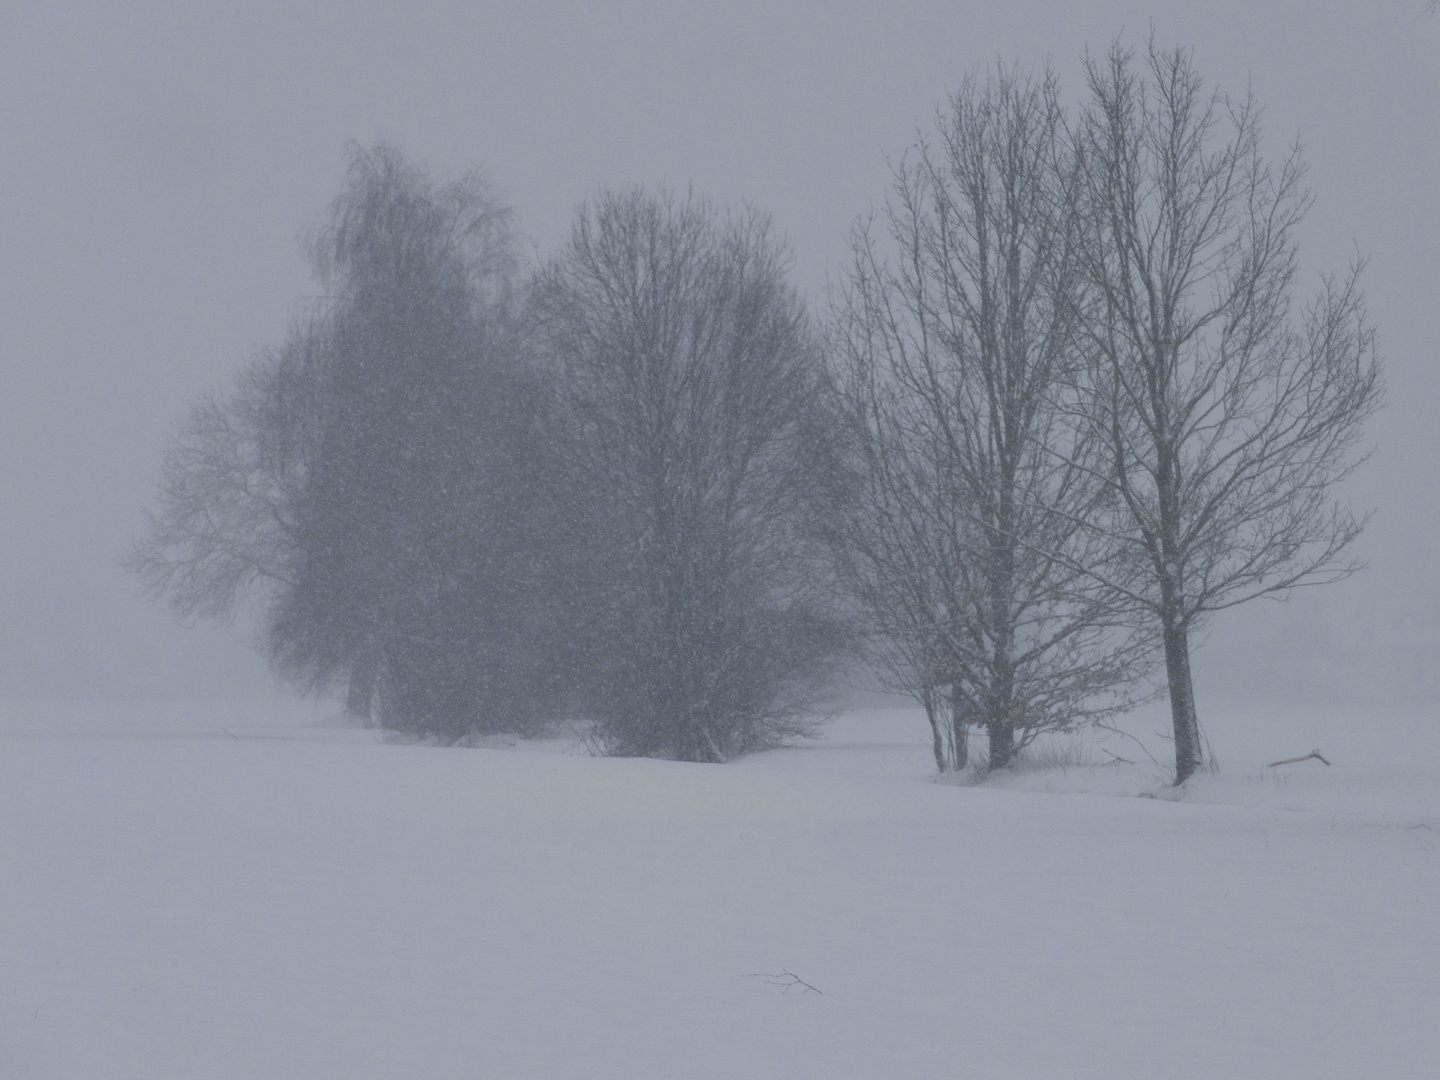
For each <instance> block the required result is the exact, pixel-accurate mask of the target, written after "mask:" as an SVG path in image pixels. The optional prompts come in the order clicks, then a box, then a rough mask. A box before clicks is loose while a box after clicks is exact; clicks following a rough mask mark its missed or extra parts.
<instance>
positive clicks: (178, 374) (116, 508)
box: [0, 0, 1440, 711]
mask: <svg viewBox="0 0 1440 1080" xmlns="http://www.w3.org/2000/svg"><path fill="white" fill-rule="evenodd" d="M1425 7H1426V5H1425V3H1424V0H1394V2H1388V0H1387V2H1371V3H1365V4H1357V3H1355V2H1354V0H1338V2H1329V3H1316V2H1313V0H1306V2H1300V0H1294V2H1265V0H1260V2H1255V0H1251V2H1248V3H1239V2H1237V3H1209V4H1205V5H1195V4H1181V3H1153V4H1140V3H1120V2H1111V3H1101V2H1088V3H1071V2H1066V3H1061V2H1055V0H1049V2H1040V0H1034V2H1028V3H1027V2H1019V0H1017V2H1012V3H1009V4H1007V5H1003V9H1002V5H994V4H982V3H978V2H972V3H964V2H960V3H957V2H953V0H952V2H946V3H913V2H911V3H904V2H892V3H889V4H885V5H871V4H856V3H823V4H822V3H792V4H765V3H758V2H750V0H746V2H735V3H729V4H720V5H715V4H688V3H674V2H664V3H662V2H650V3H643V2H633V0H632V2H623V3H612V4H605V5H591V4H582V3H573V4H560V3H534V2H532V3H523V4H522V3H510V2H499V0H492V2H487V3H484V4H469V3H458V2H451V3H439V2H414V3H410V4H406V5H403V6H402V5H392V4H385V3H378V2H369V3H344V4H342V3H338V2H331V3H321V2H291V3H284V4H281V3H273V2H269V0H265V2H257V3H252V4H229V3H193V2H191V3H178V2H167V3H158V2H152V3H142V2H135V3H127V4H102V3H90V4H81V3H59V2H49V3H4V2H0V553H3V556H4V557H3V559H0V698H7V697H8V698H17V697H242V696H261V695H268V694H271V693H274V692H275V686H274V683H273V682H272V681H271V679H270V677H269V676H268V675H267V674H266V672H265V669H264V665H263V664H262V663H261V661H260V660H259V659H258V657H256V656H255V655H253V654H252V653H250V652H249V651H248V650H247V648H246V645H247V642H248V637H249V630H248V629H247V628H246V626H245V625H244V621H243V620H241V621H239V622H237V623H236V624H235V625H232V626H230V627H225V628H213V627H208V626H201V627H197V628H194V629H190V630H185V629H182V628H179V627H177V626H175V625H173V624H172V622H171V620H170V617H169V615H168V613H167V612H166V611H165V610H164V609H163V608H161V607H159V606H158V605H153V604H150V603H147V602H146V601H144V600H142V599H141V598H140V597H139V596H138V589H137V586H136V585H135V583H134V582H133V581H131V580H130V579H129V578H127V577H126V575H125V574H124V573H123V572H122V571H121V570H119V569H118V568H117V567H116V558H117V555H118V554H119V553H120V552H121V551H122V550H123V549H124V548H125V546H126V544H127V542H128V540H129V538H130V537H131V536H132V535H134V534H135V533H136V532H138V531H139V529H140V527H141V517H140V507H141V506H142V505H143V504H145V503H146V502H147V501H148V500H149V498H150V494H151V490H152V485H153V483H154V481H155V479H156V476H157V471H158V465H159V456H160V452H161V449H162V447H163V446H164V444H165V443H166V441H167V439H168V437H169V435H170V432H171V430H172V426H173V425H174V423H175V422H176V421H177V420H178V418H179V417H180V416H181V415H182V414H183V413H184V411H185V410H186V408H187V407H188V406H189V404H190V403H191V402H192V401H193V400H194V399H195V398H196V396H197V395H199V394H200V393H202V392H203V391H205V390H206V389H208V388H210V387H213V386H215V385H216V384H217V383H219V382H221V381H222V380H224V379H225V378H226V377H227V376H228V375H229V374H230V373H231V372H233V371H234V370H235V369H236V368H237V366H238V365H239V364H240V363H241V362H242V360H243V359H244V358H245V357H246V356H247V355H249V354H250V353H251V352H252V351H253V350H255V349H257V348H258V347H260V346H262V345H264V344H266V343H268V342H275V341H277V340H278V339H279V338H280V337H281V336H282V334H283V332H284V329H285V326H286V322H287V320H288V319H289V317H290V315H291V313H292V311H293V305H294V303H295V301H296V300H297V299H298V298H300V297H302V296H304V295H305V294H306V293H307V292H309V291H311V290H312V289H313V288H314V286H313V285H312V283H311V281H310V280H309V276H308V271H307V265H306V261H305V258H304V255H303V253H302V250H301V246H300V242H299V238H300V236H301V234H302V232H303V231H304V229H305V228H306V227H307V226H308V225H310V224H312V223H314V222H315V221H317V220H318V219H319V217H320V216H321V214H322V213H323V212H324V209H325V207H326V204H327V203H328V202H329V200H330V199H331V198H332V197H333V196H334V195H335V194H336V192H337V191H338V190H339V186H340V182H341V179H342V176H343V170H344V159H343V151H344V146H345V143H346V141H347V140H349V139H352V138H353V139H358V140H360V141H362V142H370V141H372V140H374V139H376V138H377V137H384V138H387V139H391V140H393V141H395V142H396V143H397V144H398V145H399V146H400V147H401V148H402V149H403V150H404V151H405V153H406V154H407V155H410V156H411V157H413V158H414V159H415V160H418V161H423V162H425V163H426V164H428V165H429V166H431V167H432V168H433V169H435V170H436V171H439V172H451V173H457V172H460V171H463V170H465V169H468V168H470V167H473V166H474V165H477V164H481V163H483V164H485V165H486V166H488V168H489V170H490V172H491V174H492V176H493V178H494V180H495V181H496V183H497V184H498V186H499V187H500V189H501V190H502V191H504V192H505V193H506V195H507V197H508V199H509V201H510V202H511V203H512V204H513V205H514V207H515V208H516V210H517V212H518V217H519V224H520V228H521V230H522V232H523V233H524V234H525V235H526V236H527V238H529V240H530V241H531V242H532V244H533V248H534V250H535V251H536V252H539V253H549V252H550V251H552V250H553V249H554V248H555V246H556V245H557V243H558V242H559V241H560V239H561V238H562V237H563V236H564V235H565V233H566V232H567V230H568V227H569V223H570V220H571V215H572V212H573V209H574V207H575V205H576V204H577V203H578V202H580V201H581V200H582V199H584V198H586V197H587V196H588V195H590V194H591V192H592V191H593V190H594V188H595V187H596V186H597V185H599V184H601V183H611V184H613V183H619V182H624V181H631V180H635V181H642V182H647V183H649V182H656V181H664V182H666V183H668V184H669V185H671V186H672V187H676V188H681V189H683V188H684V187H685V186H686V185H688V184H691V183H693V185H694V186H695V188H696V190H697V191H701V192H704V193H707V194H710V195H712V196H714V197H716V198H718V199H722V200H740V199H749V200H752V201H754V202H755V203H757V204H758V205H759V206H761V207H763V208H764V209H766V210H769V211H770V212H771V213H772V214H773V215H774V217H775V220H776V223H777V224H778V225H779V226H780V227H781V228H782V229H783V230H784V231H785V232H786V233H787V234H788V235H789V237H790V238H791V241H792V244H793V248H794V253H795V266H796V275H797V281H798V283H799V284H800V285H801V287H802V288H803V289H804V290H806V291H807V292H808V293H809V294H810V295H811V296H812V297H814V298H817V299H818V298H820V297H822V296H823V293H824V290H825V286H826V282H827V279H829V278H834V277H836V276H837V275H838V274H839V273H840V272H841V271H842V269H843V263H844V259H845V253H846V247H845V236H846V231H847V229H848V228H849V225H850V223H851V221H852V220H853V218H854V217H855V216H856V215H857V214H859V213H863V212H865V211H866V210H867V209H869V208H870V207H872V206H874V205H876V204H877V203H878V202H879V201H880V200H881V199H882V198H883V196H884V194H885V190H886V186H887V183H888V177H889V173H888V165H887V160H886V155H887V154H888V155H890V156H891V157H898V155H899V154H900V153H902V152H903V151H904V149H905V148H906V146H907V145H909V143H910V142H911V141H912V139H913V137H914V132H915V128H916V125H917V123H918V124H927V123H928V121H929V118H930V116H931V114H932V112H933V109H934V107H935V104H936V103H937V102H938V101H939V100H940V99H941V98H942V97H943V95H944V94H945V93H946V91H947V90H949V89H951V88H953V87H954V86H955V85H956V84H957V83H958V82H959V81H960V79H961V78H962V77H963V75H964V74H965V73H966V72H967V71H970V70H973V69H975V68H977V67H978V66H982V65H984V64H986V63H988V62H990V61H993V60H994V59H996V58H1001V59H1005V60H1007V61H1008V60H1012V59H1018V60H1020V61H1022V62H1025V63H1030V62H1035V61H1040V60H1043V59H1045V58H1047V57H1049V58H1051V59H1052V60H1053V61H1054V63H1055V64H1056V66H1057V68H1058V69H1059V71H1060V72H1061V73H1062V75H1063V76H1064V78H1065V80H1066V83H1067V90H1068V93H1069V96H1070V98H1071V100H1074V99H1076V98H1078V96H1079V90H1080V79H1079V64H1078V57H1079V55H1080V54H1081V52H1082V51H1083V50H1085V49H1086V48H1087V47H1089V48H1090V49H1091V50H1092V51H1097V52H1098V51H1103V50H1104V48H1105V47H1106V46H1107V44H1108V43H1109V41H1110V39H1111V38H1112V37H1114V35H1116V34H1117V33H1120V32H1121V31H1124V32H1125V33H1126V34H1127V37H1128V40H1129V41H1130V43H1132V44H1134V45H1143V39H1144V35H1145V34H1146V33H1147V31H1148V29H1149V27H1150V26H1152V25H1153V26H1154V29H1155V32H1156V34H1157V37H1158V39H1159V40H1160V42H1161V43H1162V44H1169V43H1172V42H1178V43H1183V44H1187V45H1192V46H1194V48H1195V50H1196V61H1197V64H1198V66H1199V68H1200V70H1201V71H1202V72H1203V73H1204V74H1205V75H1206V76H1207V78H1208V79H1210V80H1211V81H1212V82H1218V83H1220V84H1221V85H1223V86H1224V87H1226V88H1228V89H1230V90H1231V91H1233V92H1239V93H1243V92H1244V90H1245V88H1246V85H1247V83H1248V84H1249V85H1250V86H1251V87H1252V88H1253V90H1254V92H1255V94H1256V96H1257V97H1258V98H1259V100H1260V101H1261V102H1263V103H1264V104H1265V105H1266V107H1267V113H1266V120H1265V125H1264V128H1265V131H1266V134H1267V136H1268V138H1269V143H1270V147H1271V149H1272V151H1273V152H1274V153H1276V154H1279V153H1281V152H1283V150H1284V149H1285V147H1286V145H1287V144H1288V143H1289V142H1290V141H1291V140H1293V139H1295V138H1297V137H1298V138H1300V139H1301V140H1302V141H1303V143H1304V144H1305V146H1306V148H1307V157H1308V160H1309V162H1310V166H1311V169H1310V175H1309V181H1310V184H1311V187H1312V188H1313V190H1314V192H1315V195H1316V197H1317V201H1316V204H1315V207H1314V209H1313V211H1312V212H1311V214H1310V216H1309V218H1308V220H1307V222H1306V224H1305V227H1304V230H1303V232H1302V252H1301V256H1302V262H1303V264H1304V266H1305V268H1306V276H1305V278H1304V279H1303V280H1302V281H1301V283H1300V286H1301V288H1300V290H1299V291H1300V293H1301V294H1308V293H1309V292H1310V291H1312V286H1313V285H1314V284H1315V283H1316V280H1317V279H1316V277H1315V275H1316V274H1317V273H1318V272H1319V271H1320V270H1324V269H1335V270H1343V269H1344V267H1345V264H1346V263H1347V261H1349V260H1351V259H1353V258H1354V257H1355V256H1356V254H1357V253H1360V254H1362V255H1368V256H1369V257H1370V259H1371V262H1370V266H1369V270H1368V272H1367V276H1366V285H1367V292H1368V295H1369V302H1370V310H1371V314H1372V316H1373V319H1374V321H1375V323H1376V324H1377V326H1378V328H1379V331H1380V341H1381V349H1382V352H1383V354H1384V356H1385V358H1386V361H1387V381H1388V384H1389V393H1388V398H1389V406H1388V408H1387V409H1386V410H1385V411H1384V412H1383V413H1382V414H1381V415H1380V417H1379V419H1378V420H1377V421H1376V422H1375V423H1374V424H1373V426H1372V428H1371V442H1372V443H1373V444H1374V446H1375V454H1374V457H1373V459H1372V461H1371V462H1370V463H1369V465H1367V466H1366V468H1365V469H1364V470H1362V471H1361V472H1360V473H1359V474H1357V476H1356V477H1355V478H1354V479H1353V480H1352V481H1350V482H1349V484H1348V485H1347V488H1346V495H1347V497H1348V498H1350V499H1351V500H1352V501H1353V502H1354V503H1355V504H1356V505H1357V506H1369V507H1375V508H1376V510H1377V513H1376V516H1375V518H1374V520H1373V522H1372V523H1371V525H1370V528H1369V530H1368V531H1367V533H1366V536H1365V537H1364V538H1363V540H1362V542H1361V550H1362V553H1363V554H1364V555H1365V556H1366V557H1367V558H1368V559H1369V560H1370V562H1371V568H1370V569H1369V570H1368V571H1366V572H1365V573H1364V574H1362V575H1360V576H1358V577H1356V578H1354V579H1352V580H1351V581H1349V582H1347V583H1345V584H1343V585H1340V586H1336V587H1333V588H1331V589H1328V590H1324V591H1317V592H1314V593H1311V594H1307V595H1305V596H1300V597H1297V598H1295V599H1294V600H1292V601H1291V602H1289V603H1287V604H1284V605H1276V604H1261V605H1258V606H1252V608H1251V609H1250V610H1245V611H1242V612H1237V613H1232V614H1230V615H1227V616H1225V617H1222V618H1221V619H1220V620H1218V621H1217V622H1216V623H1215V624H1214V627H1213V630H1212V632H1211V634H1210V636H1209V641H1208V642H1207V643H1205V644H1202V645H1201V646H1200V649H1199V651H1198V657H1197V668H1198V670H1197V691H1198V694H1199V697H1200V701H1201V707H1202V711H1203V708H1204V703H1205V700H1206V699H1207V698H1211V699H1218V698H1220V697H1233V696H1235V695H1241V694H1243V695H1249V696H1252V697H1255V698H1272V697H1275V696H1277V695H1288V696H1292V697H1300V698H1304V697H1309V696H1316V697H1333V696H1345V697H1350V696H1355V695H1371V696H1378V697H1381V698H1385V699H1392V700H1398V699H1407V698H1408V699H1415V698H1435V697H1437V696H1440V661H1437V659H1436V656H1435V652H1436V645H1437V639H1440V566H1437V560H1436V559H1435V557H1434V553H1435V549H1436V544H1435V538H1436V537H1437V535H1440V425H1437V424H1436V422H1435V418H1436V414H1437V408H1440V363H1437V360H1440V355H1437V353H1440V349H1437V345H1436V342H1437V340H1440V317H1437V312H1440V15H1435V14H1426V12H1425ZM1197 8H1200V9H1202V10H1197Z"/></svg>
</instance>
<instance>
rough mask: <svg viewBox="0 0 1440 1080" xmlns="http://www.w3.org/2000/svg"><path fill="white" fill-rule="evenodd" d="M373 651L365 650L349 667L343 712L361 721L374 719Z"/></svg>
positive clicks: (374, 660) (374, 663) (375, 664)
mask: <svg viewBox="0 0 1440 1080" xmlns="http://www.w3.org/2000/svg"><path fill="white" fill-rule="evenodd" d="M376 666H377V662H376V659H375V651H374V650H373V649H368V648H367V649H366V650H365V651H364V652H363V653H361V654H360V656H358V657H357V658H356V659H355V661H354V662H353V663H352V664H351V665H350V679H349V685H348V686H347V688H346V692H345V711H346V712H347V713H349V714H350V715H351V716H355V717H359V718H361V719H363V720H373V719H375V675H376V671H375V668H376Z"/></svg>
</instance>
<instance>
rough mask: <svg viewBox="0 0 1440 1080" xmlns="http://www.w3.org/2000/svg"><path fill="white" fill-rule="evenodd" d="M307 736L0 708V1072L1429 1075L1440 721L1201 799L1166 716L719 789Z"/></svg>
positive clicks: (1231, 719) (891, 715)
mask: <svg viewBox="0 0 1440 1080" xmlns="http://www.w3.org/2000/svg"><path fill="white" fill-rule="evenodd" d="M319 715H320V714H318V713H316V712H314V711H313V710H309V709H307V708H306V707H303V706H300V707H296V708H294V709H285V708H280V707H274V706H271V707H265V706H249V707H243V706H235V707H232V708H221V707H217V706H214V705H210V706H204V707H196V708H185V707H180V706H123V707H122V706H116V705H103V706H83V705H72V706H54V705H44V706H41V705H10V706H5V707H3V708H0V950H3V952H0V1076H3V1077H5V1078H7V1080H31V1078H47V1080H48V1078H65V1080H70V1078H74V1080H92V1078H94V1080H99V1078H135V1080H164V1078H177V1080H179V1078H185V1080H193V1078H199V1077H204V1078H235V1080H241V1078H243V1080H256V1078H266V1080H272V1078H289V1077H296V1078H307V1080H308V1078H317V1080H318V1078H330V1077H334V1078H342V1077H343V1078H346V1080H352V1078H363V1077H374V1078H386V1080H391V1078H401V1077H403V1078H407V1080H408V1078H414V1080H425V1078H450V1077H456V1078H459V1077H466V1078H473V1077H495V1078H512V1077H513V1078H527V1077H544V1078H569V1077H579V1078H590V1077H594V1078H606V1077H614V1078H624V1080H648V1078H657V1080H658V1078H664V1080H686V1078H710V1077H713V1078H722V1077H723V1078H727V1080H729V1078H744V1077H785V1078H792V1080H803V1078H810V1077H815V1078H827V1080H842V1078H850V1077H856V1078H867V1080H870V1078H875V1080H890V1078H897V1080H903V1078H912V1077H913V1078H925V1077H946V1078H953V1077H1023V1078H1045V1080H1048V1078H1058V1077H1103V1078H1106V1080H1124V1078H1131V1077H1134V1078H1169V1077H1205V1078H1212V1077H1256V1078H1280V1077H1297V1078H1299V1077H1304V1078H1307V1080H1311V1078H1320V1077H1336V1078H1339V1077H1344V1078H1359V1077H1365V1078H1397V1077H1417V1078H1418V1077H1436V1076H1440V724H1437V722H1436V717H1435V716H1434V714H1433V710H1426V709H1409V710H1404V709H1387V710H1383V711H1375V712H1371V713H1363V712H1360V711H1357V710H1349V711H1347V710H1344V709H1338V708H1337V709H1335V710H1330V711H1323V712H1316V711H1306V710H1290V711H1280V710H1269V711H1268V712H1263V713H1259V712H1257V713H1254V714H1247V713H1246V712H1245V710H1242V709H1229V710H1225V709H1220V708H1212V709H1210V710H1209V711H1208V713H1207V714H1206V715H1204V716H1202V719H1203V720H1204V722H1205V726H1206V729H1207V733H1208V735H1209V737H1210V740H1211V742H1212V744H1213V745H1214V747H1215V750H1216V752H1217V754H1218V755H1219V757H1220V761H1221V766H1222V768H1221V770H1220V772H1219V773H1218V774H1207V775H1201V776H1197V777H1196V778H1195V779H1194V780H1192V782H1191V783H1190V784H1188V785H1187V786H1186V788H1185V789H1184V791H1183V792H1180V793H1179V794H1178V797H1177V794H1176V793H1174V792H1172V791H1170V790H1169V789H1167V788H1166V786H1165V783H1164V775H1163V770H1162V769H1161V768H1160V767H1158V766H1156V765H1154V764H1152V763H1151V761H1150V760H1149V759H1148V758H1147V757H1146V749H1147V748H1148V752H1149V753H1153V754H1154V755H1155V756H1156V757H1157V758H1160V760H1161V761H1164V758H1165V755H1164V746H1165V744H1164V743H1163V741H1162V740H1161V739H1159V738H1157V737H1156V736H1155V735H1154V734H1153V733H1154V732H1155V731H1157V730H1162V728H1161V725H1162V724H1163V717H1161V716H1160V714H1158V713H1155V714H1147V715H1142V716H1136V717H1132V718H1130V719H1129V720H1128V721H1127V726H1128V728H1129V730H1131V731H1132V733H1134V734H1135V735H1137V736H1138V737H1139V738H1140V739H1141V740H1142V741H1143V742H1144V743H1146V748H1142V747H1140V746H1139V745H1137V743H1136V742H1135V741H1133V740H1130V739H1122V738H1117V737H1111V738H1109V739H1107V740H1106V741H1104V742H1099V741H1097V740H1094V739H1087V740H1079V741H1075V742H1073V743H1059V744H1055V745H1052V746H1051V747H1049V748H1047V749H1045V750H1044V751H1043V753H1042V757H1045V758H1048V760H1049V761H1050V762H1051V764H1049V765H1047V766H1044V767H1040V766H1032V767H1030V768H1028V769H1025V770H1022V771H1021V772H1019V773H1018V774H1017V775H1014V776H1009V777H1006V778H1004V779H992V780H990V781H987V782H986V783H985V784H983V785H979V786H974V785H971V786H964V785H947V784H940V783H936V782H935V781H934V779H933V776H932V772H933V767H932V764H931V762H930V758H929V752H928V749H927V746H926V732H925V728H924V724H923V721H922V720H921V719H920V718H919V716H918V714H916V713H914V712H913V711H905V710H893V711H884V710H872V711H869V712H862V713H855V714H851V715H848V716H845V717H843V718H842V719H840V720H839V721H837V722H836V723H835V724H834V725H832V727H831V728H830V729H829V732H828V734H827V736H826V737H825V738H824V739H823V740H822V741H820V742H819V743H817V744H815V745H813V746H807V747H803V748H796V749H790V750H782V751H777V752H773V753H768V754H762V755H758V756H756V757H753V758H750V759H747V760H744V761H740V762H737V763H734V764H731V765H726V766H698V765H683V764H674V763H667V762H655V761H633V760H632V761H626V760H602V759H596V758H591V757H587V756H584V755H583V754H582V753H581V752H579V751H578V750H577V749H576V748H574V747H569V746H566V745H563V744H544V745H523V744H522V745H517V746H513V747H508V748H507V747H495V748H488V749H438V748H433V747H423V746H401V745H386V744H384V743H382V742H381V741H380V739H379V738H378V736H377V735H376V734H375V733H374V732H369V731H358V730H353V729H345V728H342V727H336V726H325V725H324V724H323V723H317V722H316V721H317V719H318V718H319ZM1317 747H1318V748H1319V749H1321V750H1322V752H1323V753H1324V754H1325V756H1326V757H1327V758H1328V759H1329V760H1330V761H1331V762H1333V764H1332V765H1331V766H1330V767H1326V766H1324V765H1322V764H1320V763H1319V762H1318V761H1313V760H1311V761H1306V762H1304V763H1301V764H1298V765H1290V766H1283V767H1280V768H1277V769H1268V768H1266V767H1265V762H1267V761H1270V760H1274V759H1276V758H1284V757H1294V756H1297V755H1300V754H1305V753H1308V752H1309V751H1310V750H1312V749H1314V748H1317ZM1107 752H1108V753H1107ZM1110 754H1113V755H1118V756H1119V757H1122V758H1126V759H1129V760H1130V761H1131V762H1134V763H1133V764H1129V763H1125V762H1120V763H1116V764H1110V765H1098V764H1084V763H1083V762H1085V761H1090V762H1098V761H1108V760H1110V757H1109V755H1110ZM1077 761H1078V762H1081V763H1080V764H1077V763H1076V762H1077ZM1146 795H1151V796H1155V797H1144V796H1146ZM783 972H789V973H793V975H794V976H795V977H798V978H799V979H801V980H804V981H805V982H806V983H808V984H810V985H811V986H813V987H814V988H815V989H816V991H817V992H807V991H806V990H805V988H804V987H803V986H800V985H798V984H797V985H792V986H790V987H789V988H788V989H786V988H785V987H784V986H782V985H776V984H777V983H786V982H790V981H791V980H790V979H766V978H762V977H757V973H770V974H772V975H779V974H781V973H783Z"/></svg>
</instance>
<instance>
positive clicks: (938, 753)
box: [923, 690, 950, 773]
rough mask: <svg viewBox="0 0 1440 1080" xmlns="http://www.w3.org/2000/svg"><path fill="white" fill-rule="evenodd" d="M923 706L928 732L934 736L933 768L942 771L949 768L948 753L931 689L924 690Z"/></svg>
mask: <svg viewBox="0 0 1440 1080" xmlns="http://www.w3.org/2000/svg"><path fill="white" fill-rule="evenodd" d="M923 704H924V706H925V718H926V719H927V720H929V721H930V734H931V735H933V736H934V738H935V768H937V769H939V770H940V771H941V772H942V773H943V772H948V771H949V769H950V762H949V760H947V759H948V757H949V755H948V754H946V752H945V732H944V731H943V730H942V729H941V727H940V715H939V712H938V711H937V710H936V708H935V693H934V691H932V690H926V691H925V698H924V701H923Z"/></svg>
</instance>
